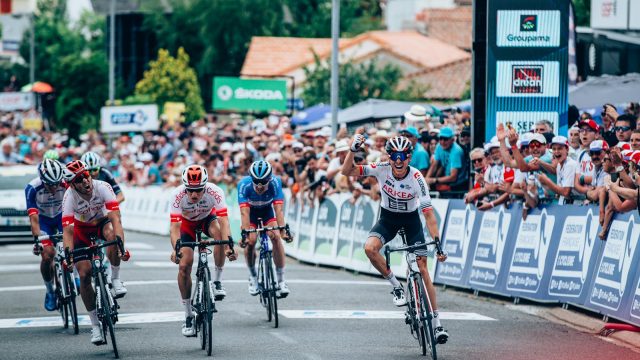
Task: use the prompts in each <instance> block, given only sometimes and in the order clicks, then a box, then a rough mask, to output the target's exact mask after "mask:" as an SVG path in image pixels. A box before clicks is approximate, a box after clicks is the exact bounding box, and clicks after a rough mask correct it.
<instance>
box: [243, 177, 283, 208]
mask: <svg viewBox="0 0 640 360" xmlns="http://www.w3.org/2000/svg"><path fill="white" fill-rule="evenodd" d="M282 203H284V194H283V193H282V180H281V179H280V178H279V177H277V176H272V177H271V180H270V181H269V184H267V189H266V190H265V191H264V192H263V193H262V194H258V193H257V192H256V190H255V189H254V188H253V181H252V180H251V176H245V177H244V178H242V180H240V182H239V183H238V204H240V207H241V208H243V207H250V208H263V207H267V206H271V205H272V204H282Z"/></svg>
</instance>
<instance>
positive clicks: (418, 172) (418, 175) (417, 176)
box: [413, 171, 422, 179]
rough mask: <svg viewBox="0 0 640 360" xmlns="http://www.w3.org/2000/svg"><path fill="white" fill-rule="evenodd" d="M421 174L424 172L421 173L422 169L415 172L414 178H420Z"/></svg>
mask: <svg viewBox="0 0 640 360" xmlns="http://www.w3.org/2000/svg"><path fill="white" fill-rule="evenodd" d="M421 175H422V174H421V173H420V171H416V172H415V174H413V178H414V179H419V178H420V176H421Z"/></svg>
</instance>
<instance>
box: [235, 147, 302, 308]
mask: <svg viewBox="0 0 640 360" xmlns="http://www.w3.org/2000/svg"><path fill="white" fill-rule="evenodd" d="M272 173H273V169H272V168H271V165H270V164H269V163H268V162H266V161H264V160H258V161H256V162H254V163H253V164H251V167H250V169H249V174H250V176H245V177H244V178H243V179H242V180H240V182H239V183H238V204H239V205H240V215H241V221H242V225H241V226H242V229H243V230H248V229H255V228H257V227H258V219H262V222H263V224H264V225H265V226H284V225H285V220H284V210H283V205H284V194H283V193H282V180H281V179H280V178H279V177H278V176H274V175H273V174H272ZM268 235H269V238H270V239H271V243H272V244H273V255H274V256H273V261H274V263H275V265H276V276H277V280H278V290H277V291H276V295H277V296H278V297H281V298H283V297H286V296H287V295H289V293H290V290H289V288H288V287H287V283H286V282H285V280H284V263H285V254H284V247H283V245H282V242H281V241H280V238H282V239H283V240H285V241H287V242H290V241H291V240H292V239H291V238H289V237H288V236H287V234H286V232H285V231H284V230H281V231H280V234H277V233H275V232H273V231H270V232H269V233H268ZM256 239H257V236H256V234H255V233H252V234H250V235H249V237H248V239H247V249H246V251H245V252H244V254H245V258H246V260H247V267H248V268H249V293H250V294H251V295H257V294H258V280H257V276H258V275H257V273H256V267H255V262H256V253H255V245H256Z"/></svg>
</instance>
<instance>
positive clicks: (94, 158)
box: [80, 151, 124, 203]
mask: <svg viewBox="0 0 640 360" xmlns="http://www.w3.org/2000/svg"><path fill="white" fill-rule="evenodd" d="M80 160H82V161H83V162H84V163H85V164H86V165H87V170H89V174H91V177H92V178H93V179H96V180H100V181H104V182H107V183H108V184H109V185H111V188H112V189H113V192H114V193H115V194H116V199H117V200H118V203H122V202H123V201H124V193H123V192H122V189H121V188H120V185H118V183H117V182H116V179H115V178H114V177H113V174H111V172H110V171H109V170H107V169H105V168H103V167H102V166H101V164H102V158H101V157H100V155H98V154H97V153H95V152H93V151H89V152H86V153H85V154H84V155H82V157H81V158H80Z"/></svg>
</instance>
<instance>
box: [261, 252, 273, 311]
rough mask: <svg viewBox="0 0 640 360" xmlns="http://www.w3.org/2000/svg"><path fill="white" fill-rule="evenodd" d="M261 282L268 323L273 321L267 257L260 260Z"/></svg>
mask: <svg viewBox="0 0 640 360" xmlns="http://www.w3.org/2000/svg"><path fill="white" fill-rule="evenodd" d="M261 263H262V268H263V271H262V276H263V279H262V282H263V291H264V296H265V305H266V308H267V320H268V321H269V322H271V320H273V313H272V310H273V305H272V304H273V301H272V296H271V291H272V290H273V289H272V288H271V281H269V264H268V262H267V256H265V257H263V258H262V261H261Z"/></svg>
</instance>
